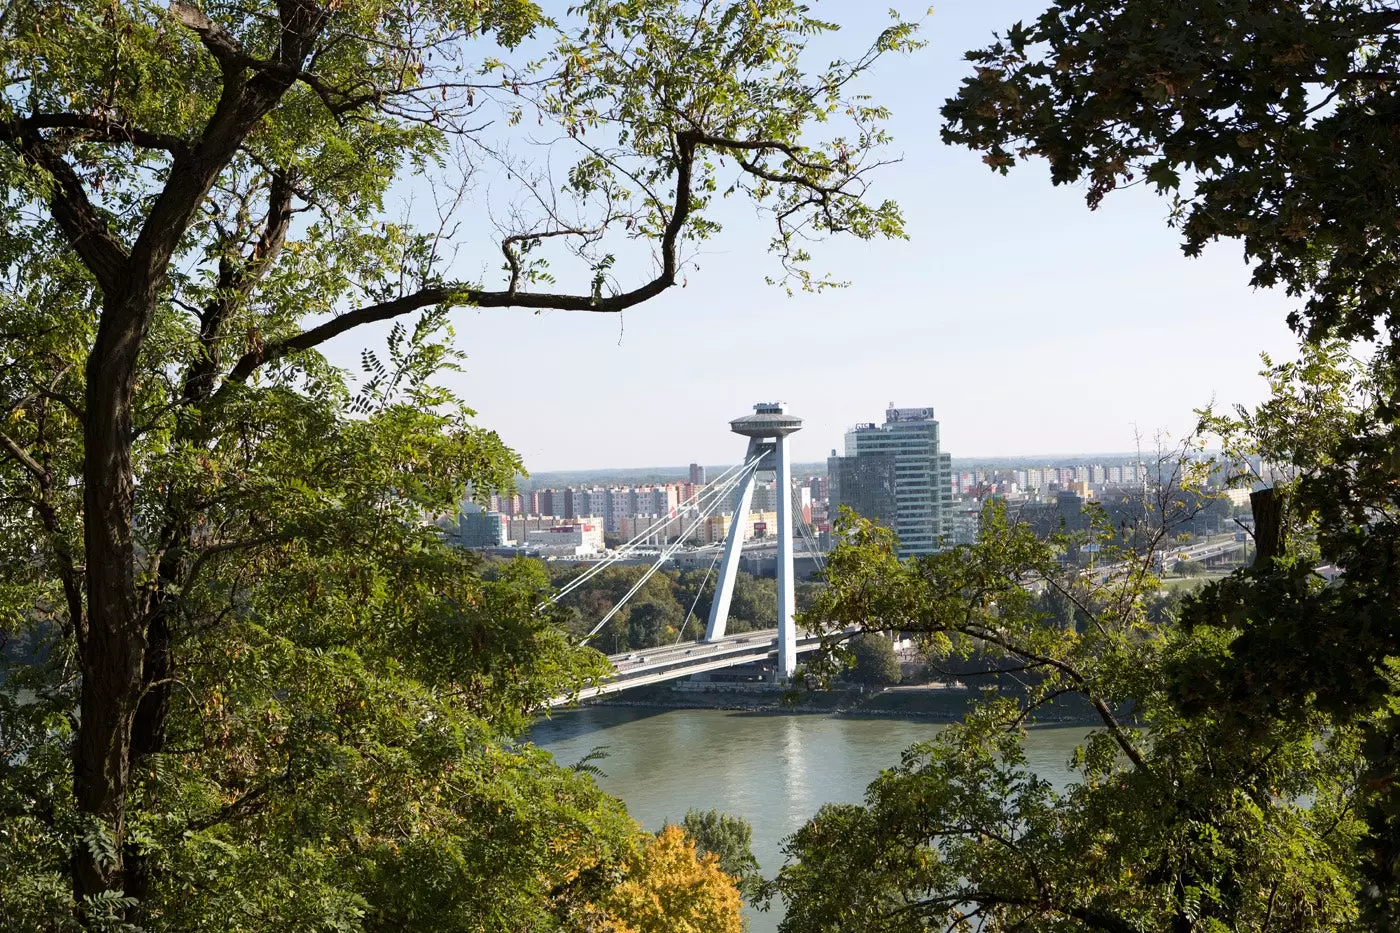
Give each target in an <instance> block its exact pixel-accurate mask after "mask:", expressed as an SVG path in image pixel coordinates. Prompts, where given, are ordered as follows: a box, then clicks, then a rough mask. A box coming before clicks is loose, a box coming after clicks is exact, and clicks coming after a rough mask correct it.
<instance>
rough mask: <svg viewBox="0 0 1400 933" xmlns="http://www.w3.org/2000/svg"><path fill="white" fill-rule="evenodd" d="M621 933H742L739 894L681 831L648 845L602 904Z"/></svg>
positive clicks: (669, 831)
mask: <svg viewBox="0 0 1400 933" xmlns="http://www.w3.org/2000/svg"><path fill="white" fill-rule="evenodd" d="M598 903H599V906H600V907H601V908H602V909H603V911H604V913H605V914H606V916H607V918H608V922H609V925H608V926H607V927H606V929H609V930H611V931H615V933H741V931H742V930H743V922H742V918H741V916H740V913H739V910H740V901H739V892H738V891H737V890H735V888H734V883H733V879H732V878H730V876H729V875H727V874H725V873H724V872H723V871H722V870H721V869H720V866H719V859H718V858H716V857H715V856H714V855H703V856H702V855H699V854H697V853H696V851H695V846H694V845H693V844H692V843H691V841H690V840H689V839H688V838H686V834H685V832H684V830H682V829H681V828H680V827H679V826H666V827H664V828H662V830H661V832H659V833H657V834H656V836H655V837H653V838H651V839H648V840H646V841H645V842H644V843H643V844H642V846H641V847H640V849H639V850H638V851H637V853H636V854H635V855H634V856H633V857H632V859H631V861H629V862H628V864H627V867H626V874H625V876H624V878H623V880H622V881H621V882H620V883H619V884H617V885H615V886H614V887H612V888H611V889H609V890H608V892H607V894H606V896H605V897H603V898H602V899H601V900H600V901H599V902H598Z"/></svg>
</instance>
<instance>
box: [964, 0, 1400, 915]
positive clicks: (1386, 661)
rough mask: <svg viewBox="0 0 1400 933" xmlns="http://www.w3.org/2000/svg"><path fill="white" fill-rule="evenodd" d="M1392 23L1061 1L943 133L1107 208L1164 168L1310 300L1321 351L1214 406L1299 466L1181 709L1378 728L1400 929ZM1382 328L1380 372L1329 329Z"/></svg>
mask: <svg viewBox="0 0 1400 933" xmlns="http://www.w3.org/2000/svg"><path fill="white" fill-rule="evenodd" d="M1397 29H1400V10H1397V9H1396V8H1395V5H1394V4H1393V3H1390V2H1379V3H1369V2H1362V0H1342V2H1336V3H1302V2H1289V3H1281V4H1273V5H1271V6H1268V7H1267V8H1261V7H1258V6H1257V5H1254V4H1247V3H1235V2H1220V0H1212V2H1198V3H1190V4H1177V5H1173V6H1172V7H1170V8H1168V7H1166V6H1164V5H1162V4H1158V3H1154V2H1150V0H1135V2H1127V3H1108V2H1101V0H1059V2H1056V3H1053V4H1052V5H1051V7H1050V9H1048V10H1047V11H1046V13H1045V14H1043V15H1042V16H1041V17H1039V18H1038V19H1037V20H1036V21H1035V22H1034V23H1033V24H1031V25H1030V26H1023V25H1017V26H1014V27H1012V28H1011V29H1010V30H1009V31H1008V32H1007V33H1006V35H1005V36H1004V37H1003V38H1000V39H998V40H997V41H996V42H994V43H993V44H992V45H990V46H988V47H986V48H984V49H981V50H979V51H976V52H973V53H971V54H970V55H969V58H970V59H971V60H972V61H973V62H974V63H975V64H976V74H975V76H974V77H973V78H970V79H969V80H968V81H966V82H965V83H964V86H963V88H962V89H961V91H960V92H959V94H958V96H957V97H956V98H955V99H954V100H951V101H949V102H948V103H947V105H946V106H945V108H944V115H945V116H946V117H947V119H948V126H947V128H946V131H945V138H947V139H948V140H950V141H953V142H957V143H962V144H965V145H968V146H970V147H972V148H974V149H978V150H981V151H983V152H985V161H986V162H987V163H988V164H989V165H990V166H991V167H993V168H994V169H996V170H998V171H1003V172H1004V171H1006V170H1007V169H1008V168H1009V167H1010V166H1011V165H1012V164H1014V163H1015V162H1016V161H1017V160H1018V159H1021V158H1025V157H1030V156H1037V155H1038V156H1043V157H1045V158H1046V159H1047V160H1048V161H1049V163H1050V167H1051V173H1052V178H1053V179H1054V180H1055V181H1056V182H1057V183H1068V182H1072V181H1075V180H1078V179H1083V180H1086V181H1087V182H1088V189H1089V193H1088V198H1089V203H1090V205H1091V206H1094V205H1096V204H1097V203H1098V202H1099V200H1100V199H1101V198H1102V197H1104V196H1105V195H1106V194H1107V193H1108V192H1110V191H1112V190H1113V189H1114V188H1115V187H1117V186H1119V185H1121V184H1124V183H1131V182H1132V181H1134V180H1138V179H1142V180H1146V181H1147V182H1149V183H1151V184H1153V185H1155V186H1156V187H1157V188H1158V190H1159V191H1161V192H1162V193H1164V194H1171V195H1172V196H1173V198H1174V210H1173V222H1175V223H1178V224H1179V225H1180V226H1181V229H1182V232H1183V237H1184V246H1185V249H1186V251H1187V253H1188V254H1192V255H1194V254H1196V253H1198V252H1199V251H1200V250H1201V249H1202V248H1203V247H1204V245H1205V244H1206V243H1207V242H1209V241H1211V240H1213V239H1216V238H1219V237H1235V238H1239V239H1241V240H1242V241H1243V244H1244V248H1245V253H1246V256H1247V258H1248V259H1249V260H1250V261H1251V262H1252V263H1253V265H1254V282H1255V284H1257V285H1265V286H1272V285H1276V284H1279V285H1283V286H1285V287H1286V288H1287V289H1288V290H1289V292H1290V293H1291V294H1294V295H1297V296H1300V297H1302V298H1304V299H1305V304H1304V306H1303V308H1302V310H1301V312H1298V313H1295V314H1294V315H1293V316H1292V317H1291V319H1290V323H1291V324H1292V325H1293V326H1294V327H1295V328H1296V329H1298V330H1300V331H1303V332H1304V333H1305V334H1306V336H1307V337H1308V339H1309V342H1310V345H1309V346H1305V347H1304V353H1303V357H1302V359H1301V360H1300V361H1299V362H1298V363H1297V364H1280V365H1275V364H1273V363H1272V361H1268V360H1266V367H1267V373H1268V375H1269V378H1270V379H1271V381H1273V382H1274V385H1275V389H1276V393H1275V397H1274V398H1273V399H1271V401H1270V403H1269V404H1268V405H1266V406H1264V407H1262V408H1261V409H1260V410H1259V411H1257V412H1247V411H1237V412H1235V413H1233V414H1231V415H1225V416H1221V415H1218V414H1217V413H1213V412H1207V413H1206V414H1207V419H1206V420H1207V424H1208V426H1210V427H1213V428H1216V429H1219V431H1220V432H1221V433H1222V434H1223V435H1224V436H1225V437H1226V438H1227V441H1228V443H1229V445H1230V446H1232V447H1233V449H1234V450H1235V452H1236V453H1237V454H1239V453H1244V452H1246V451H1251V452H1253V454H1254V455H1256V456H1261V457H1263V458H1264V459H1265V461H1266V462H1269V463H1271V464H1274V465H1281V466H1283V467H1284V468H1285V474H1284V475H1282V476H1280V477H1275V476H1273V475H1270V476H1269V477H1268V481H1269V483H1270V484H1271V487H1270V488H1268V489H1264V490H1259V491H1258V492H1257V493H1256V494H1255V495H1254V497H1253V513H1254V516H1255V519H1256V527H1255V530H1254V537H1255V545H1256V559H1255V561H1254V564H1253V566H1252V567H1251V568H1250V569H1249V570H1248V571H1246V572H1243V573H1239V574H1236V575H1233V576H1232V577H1231V578H1229V579H1227V580H1225V581H1222V582H1220V583H1218V584H1212V585H1210V586H1208V587H1207V588H1206V589H1205V590H1204V591H1203V593H1202V594H1201V595H1200V596H1199V597H1198V599H1197V600H1196V601H1195V602H1194V603H1193V604H1191V605H1190V606H1188V607H1187V609H1186V610H1185V611H1184V614H1183V622H1184V624H1185V625H1186V626H1187V627H1189V628H1192V629H1193V630H1194V629H1196V628H1201V629H1203V630H1211V631H1216V632H1218V633H1220V637H1221V638H1222V639H1223V640H1225V641H1227V642H1231V643H1232V644H1233V648H1232V650H1231V651H1230V653H1229V658H1230V660H1228V661H1227V660H1225V659H1223V658H1221V659H1217V660H1216V661H1214V662H1212V663H1210V664H1208V665H1205V666H1204V669H1202V670H1197V671H1194V672H1192V673H1191V674H1189V675H1185V680H1186V683H1184V684H1183V685H1182V687H1181V691H1182V696H1181V697H1180V701H1181V702H1182V703H1183V707H1184V709H1186V710H1190V711H1195V712H1199V710H1201V709H1203V708H1204V707H1205V706H1206V705H1207V704H1209V703H1210V702H1212V701H1213V700H1219V701H1222V702H1224V698H1226V697H1228V698H1230V699H1229V701H1228V703H1227V707H1226V708H1227V709H1228V713H1227V714H1226V715H1227V718H1229V719H1231V720H1232V721H1234V723H1235V725H1236V727H1237V729H1238V730H1239V734H1241V735H1245V736H1248V735H1251V734H1254V730H1255V727H1254V726H1251V725H1250V723H1251V722H1254V721H1256V720H1261V719H1263V720H1270V721H1278V720H1283V721H1287V722H1290V723H1295V724H1296V723H1297V722H1299V721H1303V720H1306V719H1307V718H1308V717H1310V716H1328V717H1338V718H1339V719H1341V720H1342V721H1346V722H1351V723H1354V724H1355V725H1356V726H1357V727H1358V728H1360V729H1362V730H1363V732H1364V733H1365V735H1366V736H1367V738H1366V741H1365V742H1364V743H1363V744H1362V745H1361V749H1362V750H1363V751H1364V758H1363V760H1364V761H1365V766H1364V767H1365V771H1366V774H1367V775H1368V777H1367V782H1368V783H1366V784H1365V785H1364V786H1365V787H1366V788H1367V789H1368V791H1367V793H1366V794H1364V795H1362V796H1361V798H1359V799H1358V801H1357V804H1356V805H1357V806H1358V807H1359V808H1360V809H1361V811H1362V812H1364V813H1365V814H1366V818H1367V820H1368V823H1369V829H1368V832H1367V835H1366V838H1365V841H1364V842H1363V843H1361V845H1362V848H1363V850H1364V851H1365V852H1366V859H1365V865H1366V866H1367V871H1368V875H1367V877H1368V879H1369V890H1371V891H1373V892H1375V896H1374V897H1371V898H1368V899H1367V900H1366V901H1365V904H1366V908H1367V910H1368V911H1369V915H1368V922H1370V923H1371V924H1373V925H1374V926H1377V927H1389V926H1394V925H1395V924H1396V923H1400V902H1397V899H1396V898H1397V895H1396V894H1394V893H1392V892H1397V891H1400V816H1397V814H1400V789H1397V782H1396V781H1395V776H1396V775H1397V774H1400V758H1398V757H1397V755H1396V753H1395V749H1397V748H1400V737H1397V736H1400V732H1397V730H1400V723H1397V721H1396V718H1395V716H1394V715H1393V709H1394V702H1395V701H1394V694H1395V690H1394V688H1393V678H1394V665H1395V663H1396V662H1395V658H1396V656H1397V654H1400V631H1397V628H1396V625H1395V624H1394V619H1395V617H1396V614H1395V612H1394V607H1395V606H1396V605H1397V600H1400V594H1397V592H1396V589H1395V587H1396V581H1400V564H1397V559H1396V557H1395V553H1396V552H1395V550H1394V547H1393V542H1394V541H1395V540H1397V536H1400V531H1397V523H1396V510H1397V503H1396V500H1395V496H1394V491H1393V489H1392V488H1391V485H1390V479H1389V477H1391V476H1392V475H1393V469H1394V459H1393V455H1392V454H1391V453H1390V451H1391V450H1393V443H1392V441H1391V440H1390V438H1391V436H1392V435H1391V430H1392V426H1393V423H1394V420H1395V399H1396V397H1397V396H1396V389H1395V387H1396V385H1397V375H1396V368H1397V365H1398V364H1397V353H1396V350H1397V346H1400V345H1398V344H1397V343H1396V337H1397V322H1398V321H1400V316H1397V313H1396V305H1395V301H1396V298H1395V296H1396V294H1397V290H1396V288H1395V285H1396V280H1395V277H1396V275H1397V266H1396V264H1395V263H1394V262H1393V259H1392V257H1393V256H1394V254H1395V251H1396V245H1397V244H1396V238H1395V231H1394V225H1393V216H1394V198H1393V197H1392V196H1391V192H1392V191H1393V190H1394V187H1395V178H1396V177H1397V162H1396V151H1395V148H1394V147H1393V146H1391V145H1390V144H1389V140H1390V135H1391V130H1392V124H1393V122H1394V119H1393V118H1394V113H1395V108H1396V105H1397V102H1400V97H1397V95H1396V90H1395V89H1396V84H1395V81H1394V77H1395V75H1396V73H1397V72H1396V64H1397V61H1396V56H1397V54H1400V41H1397V40H1400V35H1397ZM1183 178H1185V179H1188V180H1189V185H1188V186H1187V188H1185V189H1183V187H1182V184H1181V183H1182V179H1183ZM1183 191H1185V192H1189V193H1183ZM1363 336H1377V337H1380V338H1381V340H1380V344H1381V346H1380V356H1379V357H1378V358H1377V359H1375V360H1372V361H1371V362H1369V363H1368V364H1364V365H1363V364H1358V363H1356V362H1355V361H1351V360H1349V359H1348V354H1347V351H1346V348H1345V347H1344V346H1341V345H1338V344H1335V343H1332V342H1331V341H1334V340H1341V341H1347V340H1350V339H1352V338H1355V337H1363ZM1236 462H1238V460H1237V461H1236ZM1242 479H1253V480H1256V481H1257V480H1259V479H1261V477H1242ZM1275 479H1278V480H1279V481H1278V482H1275ZM1318 560H1320V561H1325V562H1327V563H1331V564H1334V565H1336V566H1339V567H1344V568H1346V576H1345V582H1344V583H1342V584H1341V585H1340V586H1338V587H1335V588H1334V587H1329V588H1326V589H1322V590H1318V589H1317V587H1316V580H1315V579H1314V577H1313V576H1312V574H1311V567H1312V564H1313V562H1314V561H1318ZM1285 646H1290V647H1287V648H1285ZM1342 646H1345V647H1342ZM1266 731H1267V730H1266Z"/></svg>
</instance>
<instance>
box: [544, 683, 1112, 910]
mask: <svg viewBox="0 0 1400 933" xmlns="http://www.w3.org/2000/svg"><path fill="white" fill-rule="evenodd" d="M941 728H942V726H941V725H940V724H938V723H934V722H929V721H926V720H905V719H892V718H868V719H862V718H857V717H851V716H827V715H817V714H791V715H774V714H767V713H744V712H729V711H724V710H650V709H635V708H623V707H605V706H597V707H589V708H585V709H581V710H573V711H567V712H561V713H556V714H555V715H554V716H553V718H551V719H548V720H545V721H542V722H540V723H539V724H538V725H536V726H535V728H534V729H533V730H532V732H531V738H532V739H533V740H534V741H535V743H536V744H538V745H539V746H540V747H542V748H545V749H548V750H549V751H550V752H552V753H553V754H554V757H555V758H556V759H557V760H558V761H559V763H560V764H564V765H571V764H574V763H575V762H577V761H578V760H579V759H581V758H582V757H583V756H584V755H587V754H588V753H589V751H590V750H592V749H593V748H595V747H598V746H607V755H608V757H607V758H606V759H604V760H602V761H600V762H597V764H598V765H599V766H600V767H601V768H602V770H603V772H604V774H603V776H601V777H599V778H598V784H599V785H600V786H601V787H602V788H603V789H604V790H606V791H607V792H609V793H611V794H613V795H615V796H616V797H619V798H621V800H622V801H623V802H624V803H626V804H627V809H628V811H629V812H631V814H632V816H634V817H635V818H636V819H637V820H639V821H640V822H641V823H642V825H643V826H645V827H646V828H647V829H649V830H656V829H659V828H660V827H661V825H662V824H663V823H665V822H667V821H670V822H672V823H679V822H680V821H681V818H682V817H684V816H685V811H686V810H688V809H690V808H692V807H693V808H696V809H700V810H709V809H717V810H722V811H724V812H725V813H729V814H732V815H734V816H741V817H743V818H744V819H746V820H748V821H749V823H751V824H752V825H753V850H754V855H755V856H756V857H757V858H758V861H759V864H760V865H761V866H762V869H763V874H764V876H765V877H772V876H773V875H774V874H775V873H776V872H777V870H778V868H779V867H780V866H781V865H782V860H783V859H782V853H781V850H780V846H781V844H782V841H783V839H784V838H786V837H787V836H788V835H790V834H791V833H792V832H794V831H795V830H797V829H798V828H799V827H800V826H801V825H802V824H803V823H804V822H805V821H806V820H807V819H808V818H809V817H810V816H811V815H812V814H813V813H815V812H816V811H817V809H818V808H819V807H821V806H822V804H825V803H854V802H859V801H860V800H861V799H862V797H863V796H864V794H865V788H866V785H868V784H869V783H870V782H871V781H872V780H874V779H875V778H876V777H877V776H878V775H879V773H880V772H881V770H883V769H885V768H888V767H891V766H893V765H896V764H898V763H899V756H900V753H901V752H902V751H904V749H906V748H908V747H909V746H910V745H912V744H914V743H915V742H922V741H926V740H928V739H930V738H932V737H933V736H934V735H935V734H936V733H937V732H938V730H939V729H941ZM1088 731H1089V730H1088V729H1086V728H1085V727H1083V726H1043V727H1038V728H1035V729H1032V730H1031V732H1030V736H1029V738H1028V739H1027V742H1026V754H1027V757H1028V759H1029V762H1030V765H1031V768H1032V769H1033V770H1034V771H1035V772H1036V773H1037V774H1039V775H1041V776H1042V777H1044V778H1046V779H1047V780H1049V781H1051V782H1052V783H1055V784H1057V785H1058V784H1064V783H1066V782H1067V781H1068V780H1069V779H1070V771H1069V769H1068V766H1067V762H1068V760H1069V757H1070V755H1071V754H1072V753H1073V751H1074V747H1075V746H1076V745H1077V744H1078V743H1079V742H1080V741H1082V740H1083V738H1084V736H1085V735H1086V734H1087V733H1088ZM746 912H747V913H748V915H749V930H750V931H751V933H772V931H775V930H776V929H777V927H778V921H779V919H781V908H780V905H778V906H775V909H774V910H773V911H770V912H769V913H766V914H764V913H759V912H756V911H752V910H748V909H747V908H746Z"/></svg>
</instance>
